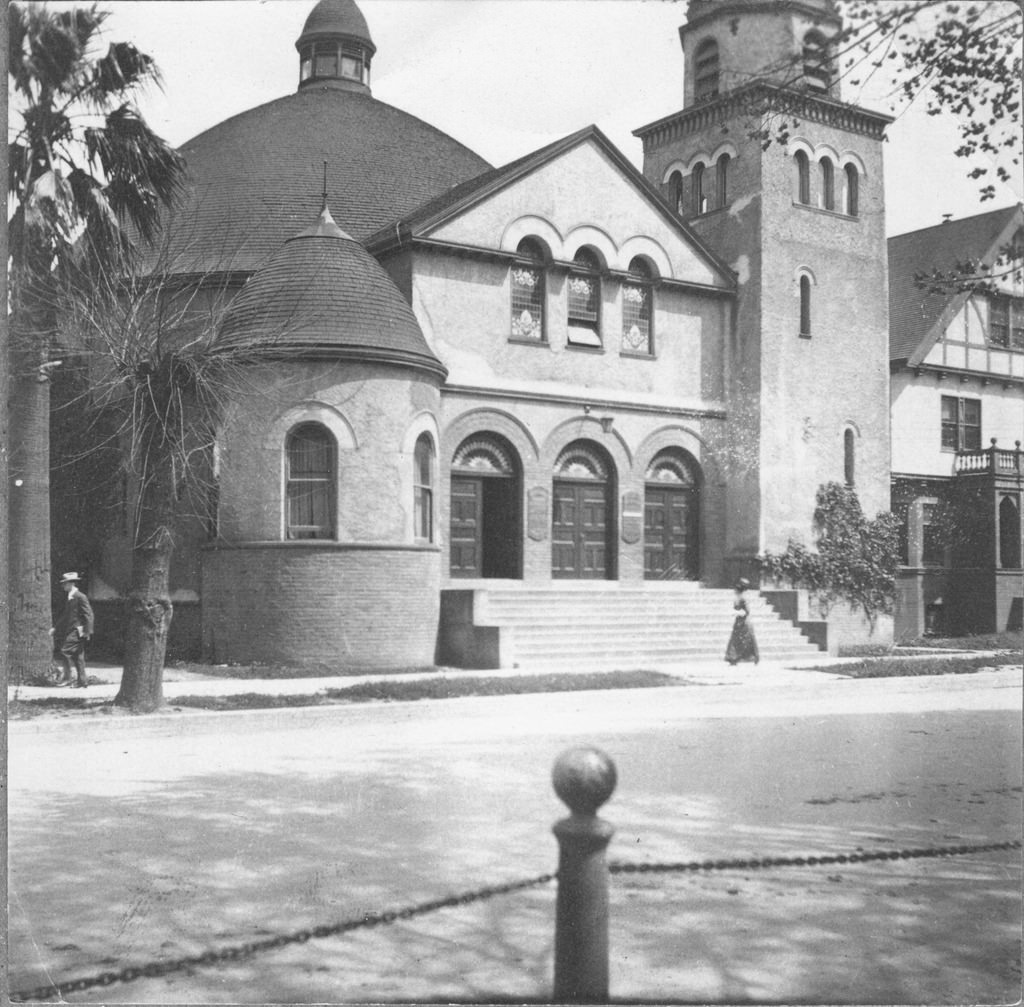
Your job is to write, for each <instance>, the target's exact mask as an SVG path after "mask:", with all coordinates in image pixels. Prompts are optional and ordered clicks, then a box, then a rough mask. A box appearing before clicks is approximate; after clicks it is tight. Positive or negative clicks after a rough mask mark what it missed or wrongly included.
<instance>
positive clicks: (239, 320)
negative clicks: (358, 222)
mask: <svg viewBox="0 0 1024 1007" xmlns="http://www.w3.org/2000/svg"><path fill="white" fill-rule="evenodd" d="M215 346H216V348H217V349H220V350H227V349H232V350H242V351H245V350H249V351H252V354H253V359H259V358H260V357H262V356H268V357H270V358H273V359H279V358H282V357H286V358H289V359H297V360H307V359H310V358H315V359H322V358H324V357H327V358H331V359H339V358H341V359H350V360H354V361H359V362H362V363H369V362H375V363H386V364H397V365H402V366H406V367H414V368H417V369H420V370H425V371H429V372H431V373H433V374H435V375H437V376H438V377H440V378H442V379H443V378H444V376H445V374H446V373H447V372H446V371H445V368H444V367H443V365H442V364H441V362H440V361H439V360H438V359H437V357H436V356H434V354H433V353H432V352H431V350H430V347H429V346H428V345H427V341H426V340H425V339H424V338H423V333H422V331H421V330H420V327H419V323H418V322H417V321H416V317H415V315H413V313H412V309H411V308H410V307H409V305H408V303H407V302H406V300H405V298H404V297H402V295H401V293H400V292H399V290H398V288H397V287H396V286H395V284H394V283H393V282H392V280H391V277H390V276H388V274H387V273H386V272H385V271H384V268H383V267H382V266H381V265H380V263H379V262H377V260H376V259H375V258H374V257H373V256H372V255H370V253H369V252H367V251H366V249H365V248H363V246H362V245H360V244H359V242H357V241H354V240H353V239H352V238H351V237H349V235H347V234H346V233H345V232H344V231H343V230H342V229H341V228H340V227H338V225H337V224H336V223H335V222H334V220H333V218H332V217H331V214H330V211H329V210H328V209H327V208H326V207H325V208H324V209H323V211H322V212H321V214H320V218H319V220H318V221H317V223H316V224H315V225H314V226H313V227H309V228H307V229H306V230H304V231H302V232H301V233H299V234H297V235H295V236H294V237H292V238H290V239H289V240H288V241H286V242H285V243H284V245H283V246H282V247H281V248H280V249H279V250H278V251H277V252H276V253H275V254H274V255H273V256H272V257H271V259H270V261H269V262H267V264H266V265H265V266H263V267H262V268H261V269H259V270H257V271H256V272H255V273H254V274H253V275H252V277H251V278H250V279H249V282H248V283H246V285H245V286H244V287H243V288H242V290H241V292H240V293H239V294H238V296H237V297H236V298H235V299H234V300H233V301H232V302H231V305H230V306H229V307H228V310H227V312H226V313H225V316H224V320H223V322H222V324H221V327H220V332H219V333H218V335H217V340H216V344H215Z"/></svg>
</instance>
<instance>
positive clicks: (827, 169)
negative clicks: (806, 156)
mask: <svg viewBox="0 0 1024 1007" xmlns="http://www.w3.org/2000/svg"><path fill="white" fill-rule="evenodd" d="M818 169H819V170H820V172H821V205H822V206H823V207H824V208H825V209H826V210H834V209H835V208H836V169H835V165H833V164H832V158H830V157H823V158H822V159H821V160H820V161H819V162H818Z"/></svg>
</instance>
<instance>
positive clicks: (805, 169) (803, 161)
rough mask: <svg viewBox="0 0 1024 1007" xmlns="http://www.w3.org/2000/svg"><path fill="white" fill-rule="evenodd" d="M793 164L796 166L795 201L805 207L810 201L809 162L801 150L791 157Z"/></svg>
mask: <svg viewBox="0 0 1024 1007" xmlns="http://www.w3.org/2000/svg"><path fill="white" fill-rule="evenodd" d="M793 162H794V163H795V164H796V199H797V202H798V203H803V204H805V205H806V204H808V203H810V201H811V162H810V160H809V159H808V157H807V154H806V153H805V152H804V151H802V150H798V151H797V152H796V153H795V154H794V155H793Z"/></svg>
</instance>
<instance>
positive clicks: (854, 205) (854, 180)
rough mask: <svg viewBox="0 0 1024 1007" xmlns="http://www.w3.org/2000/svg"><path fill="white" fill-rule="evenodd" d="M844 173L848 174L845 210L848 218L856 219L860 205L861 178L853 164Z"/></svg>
mask: <svg viewBox="0 0 1024 1007" xmlns="http://www.w3.org/2000/svg"><path fill="white" fill-rule="evenodd" d="M843 171H844V173H845V174H846V206H845V207H844V209H845V210H846V213H847V216H850V217H856V216H857V214H858V212H859V203H860V176H859V175H858V174H857V169H856V168H855V167H854V166H853V165H852V164H848V165H847V166H846V167H845V168H844V169H843Z"/></svg>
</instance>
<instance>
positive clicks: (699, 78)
mask: <svg viewBox="0 0 1024 1007" xmlns="http://www.w3.org/2000/svg"><path fill="white" fill-rule="evenodd" d="M694 64H695V72H694V76H693V93H694V97H695V98H696V99H697V100H698V101H701V100H703V99H704V98H714V97H715V96H716V95H717V94H718V84H719V71H718V43H717V42H716V41H715V40H714V39H713V38H708V39H705V40H704V41H703V42H701V44H700V45H699V46H697V52H696V53H695V54H694Z"/></svg>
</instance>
